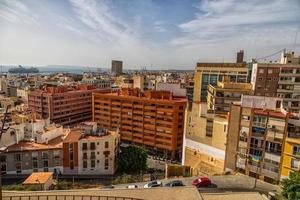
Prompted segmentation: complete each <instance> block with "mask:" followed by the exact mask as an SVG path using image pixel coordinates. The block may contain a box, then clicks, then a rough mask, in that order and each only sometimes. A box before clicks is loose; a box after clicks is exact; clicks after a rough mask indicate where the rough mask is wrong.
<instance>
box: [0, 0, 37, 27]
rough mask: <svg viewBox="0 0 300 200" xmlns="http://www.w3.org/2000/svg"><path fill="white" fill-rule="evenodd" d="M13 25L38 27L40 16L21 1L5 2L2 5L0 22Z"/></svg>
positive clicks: (8, 0)
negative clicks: (4, 21) (2, 20)
mask: <svg viewBox="0 0 300 200" xmlns="http://www.w3.org/2000/svg"><path fill="white" fill-rule="evenodd" d="M1 18H2V19H4V20H6V21H9V22H12V23H20V24H35V25H38V24H39V23H38V20H37V19H38V16H37V15H36V14H34V13H32V12H30V11H29V9H28V7H27V6H26V5H25V4H24V3H23V2H22V1H19V0H4V1H3V2H2V4H0V20H1Z"/></svg>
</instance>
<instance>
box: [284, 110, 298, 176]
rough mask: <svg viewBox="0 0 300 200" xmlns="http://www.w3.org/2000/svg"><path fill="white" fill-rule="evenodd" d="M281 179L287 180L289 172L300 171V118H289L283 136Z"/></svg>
mask: <svg viewBox="0 0 300 200" xmlns="http://www.w3.org/2000/svg"><path fill="white" fill-rule="evenodd" d="M282 156H283V161H282V166H281V179H284V178H288V176H289V174H290V173H291V172H297V171H298V172H299V171H300V117H299V116H292V115H291V116H289V119H288V125H287V134H286V136H285V143H284V150H283V154H282Z"/></svg>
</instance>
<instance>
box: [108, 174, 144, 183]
mask: <svg viewBox="0 0 300 200" xmlns="http://www.w3.org/2000/svg"><path fill="white" fill-rule="evenodd" d="M139 181H143V176H140V175H129V174H123V175H121V176H117V177H116V178H115V179H114V180H113V181H112V184H114V185H117V184H126V183H135V182H139Z"/></svg>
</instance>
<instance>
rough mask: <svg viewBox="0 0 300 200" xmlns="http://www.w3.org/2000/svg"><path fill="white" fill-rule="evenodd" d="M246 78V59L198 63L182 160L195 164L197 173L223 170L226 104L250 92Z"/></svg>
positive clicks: (226, 126)
mask: <svg viewBox="0 0 300 200" xmlns="http://www.w3.org/2000/svg"><path fill="white" fill-rule="evenodd" d="M239 60H241V58H239ZM247 78H248V69H247V66H246V63H243V62H239V63H197V66H196V69H195V78H194V95H193V105H192V110H191V111H190V112H188V113H187V116H186V117H187V120H186V122H187V124H186V128H185V142H184V149H183V151H184V152H183V160H182V162H183V164H185V165H190V166H191V167H192V169H193V173H194V175H197V174H201V173H206V174H221V173H223V172H224V170H225V166H224V163H225V150H226V147H225V144H226V142H227V128H228V115H227V113H228V112H226V111H229V109H228V108H226V105H227V106H228V107H229V105H230V103H231V102H234V101H238V100H240V98H241V94H244V93H248V92H250V90H251V87H249V84H248V83H246V82H247ZM223 80H226V81H227V82H222V81H223ZM208 89H209V91H208ZM219 94H220V97H219V96H218V95H219ZM224 95H225V97H224ZM219 104H222V105H219ZM208 109H209V110H208ZM216 111H217V112H216ZM222 111H223V112H222Z"/></svg>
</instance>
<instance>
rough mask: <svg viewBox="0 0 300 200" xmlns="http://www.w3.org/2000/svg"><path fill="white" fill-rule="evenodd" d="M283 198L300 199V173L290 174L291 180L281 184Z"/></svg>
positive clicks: (285, 180) (289, 199) (288, 179)
mask: <svg viewBox="0 0 300 200" xmlns="http://www.w3.org/2000/svg"><path fill="white" fill-rule="evenodd" d="M281 185H282V187H283V188H282V196H284V197H285V198H287V199H288V200H295V199H300V172H293V173H290V176H289V178H287V179H284V180H283V181H282V182H281Z"/></svg>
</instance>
